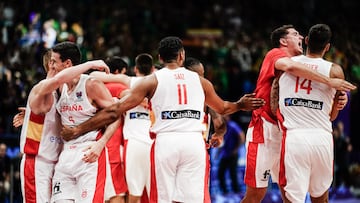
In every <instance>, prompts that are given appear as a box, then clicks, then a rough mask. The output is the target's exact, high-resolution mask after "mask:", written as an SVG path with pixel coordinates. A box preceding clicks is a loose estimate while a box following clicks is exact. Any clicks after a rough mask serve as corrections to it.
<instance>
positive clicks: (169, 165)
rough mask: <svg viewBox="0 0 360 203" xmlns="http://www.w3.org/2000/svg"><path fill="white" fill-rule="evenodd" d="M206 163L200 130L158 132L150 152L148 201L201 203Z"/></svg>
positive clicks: (203, 192) (202, 200)
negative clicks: (196, 131)
mask: <svg viewBox="0 0 360 203" xmlns="http://www.w3.org/2000/svg"><path fill="white" fill-rule="evenodd" d="M206 164H207V151H206V147H205V141H204V138H203V136H202V134H201V133H200V132H199V133H191V132H189V133H163V134H158V135H157V136H156V139H155V143H154V145H153V148H152V151H151V167H152V174H151V190H150V202H158V203H169V202H172V201H175V202H204V194H205V190H206V189H208V188H205V182H206V181H207V178H208V177H207V176H206V174H207V173H206ZM153 170H154V171H153ZM153 178H154V181H153ZM154 183H156V185H154Z"/></svg>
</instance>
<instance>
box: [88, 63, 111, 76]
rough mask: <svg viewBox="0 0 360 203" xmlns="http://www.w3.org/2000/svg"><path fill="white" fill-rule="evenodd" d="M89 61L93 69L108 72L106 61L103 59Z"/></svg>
mask: <svg viewBox="0 0 360 203" xmlns="http://www.w3.org/2000/svg"><path fill="white" fill-rule="evenodd" d="M89 63H91V65H92V69H94V70H99V71H104V72H106V73H110V68H109V67H108V66H107V65H106V63H105V62H104V61H103V60H94V61H89Z"/></svg>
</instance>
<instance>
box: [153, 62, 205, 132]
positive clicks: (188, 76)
mask: <svg viewBox="0 0 360 203" xmlns="http://www.w3.org/2000/svg"><path fill="white" fill-rule="evenodd" d="M155 76H156V78H157V81H158V84H157V88H156V90H155V92H154V95H153V97H152V98H151V104H152V106H151V110H152V111H153V113H154V117H155V118H156V119H155V122H154V123H153V125H152V127H151V133H155V134H157V133H159V132H161V133H164V132H200V133H201V132H202V131H204V130H205V129H204V125H203V118H204V101H205V95H204V90H203V88H202V85H201V82H200V78H199V75H198V74H197V73H195V72H192V71H189V70H186V69H185V68H184V67H179V68H177V69H175V70H170V69H168V68H162V69H161V70H159V71H156V72H155Z"/></svg>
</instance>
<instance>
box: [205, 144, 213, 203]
mask: <svg viewBox="0 0 360 203" xmlns="http://www.w3.org/2000/svg"><path fill="white" fill-rule="evenodd" d="M204 142H205V141H204ZM205 150H206V151H207V149H206V148H205ZM205 159H206V160H205V163H206V167H205V177H204V181H205V182H204V203H207V202H211V196H210V187H209V177H210V156H209V153H208V152H206V156H205Z"/></svg>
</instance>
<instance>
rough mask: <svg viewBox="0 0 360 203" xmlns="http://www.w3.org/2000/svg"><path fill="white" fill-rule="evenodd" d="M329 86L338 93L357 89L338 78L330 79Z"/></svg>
mask: <svg viewBox="0 0 360 203" xmlns="http://www.w3.org/2000/svg"><path fill="white" fill-rule="evenodd" d="M329 85H330V86H331V87H333V88H335V89H336V90H340V91H351V90H355V89H356V88H357V87H356V86H355V85H353V84H351V83H350V82H348V81H346V80H343V79H340V78H331V79H330V84H329Z"/></svg>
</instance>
